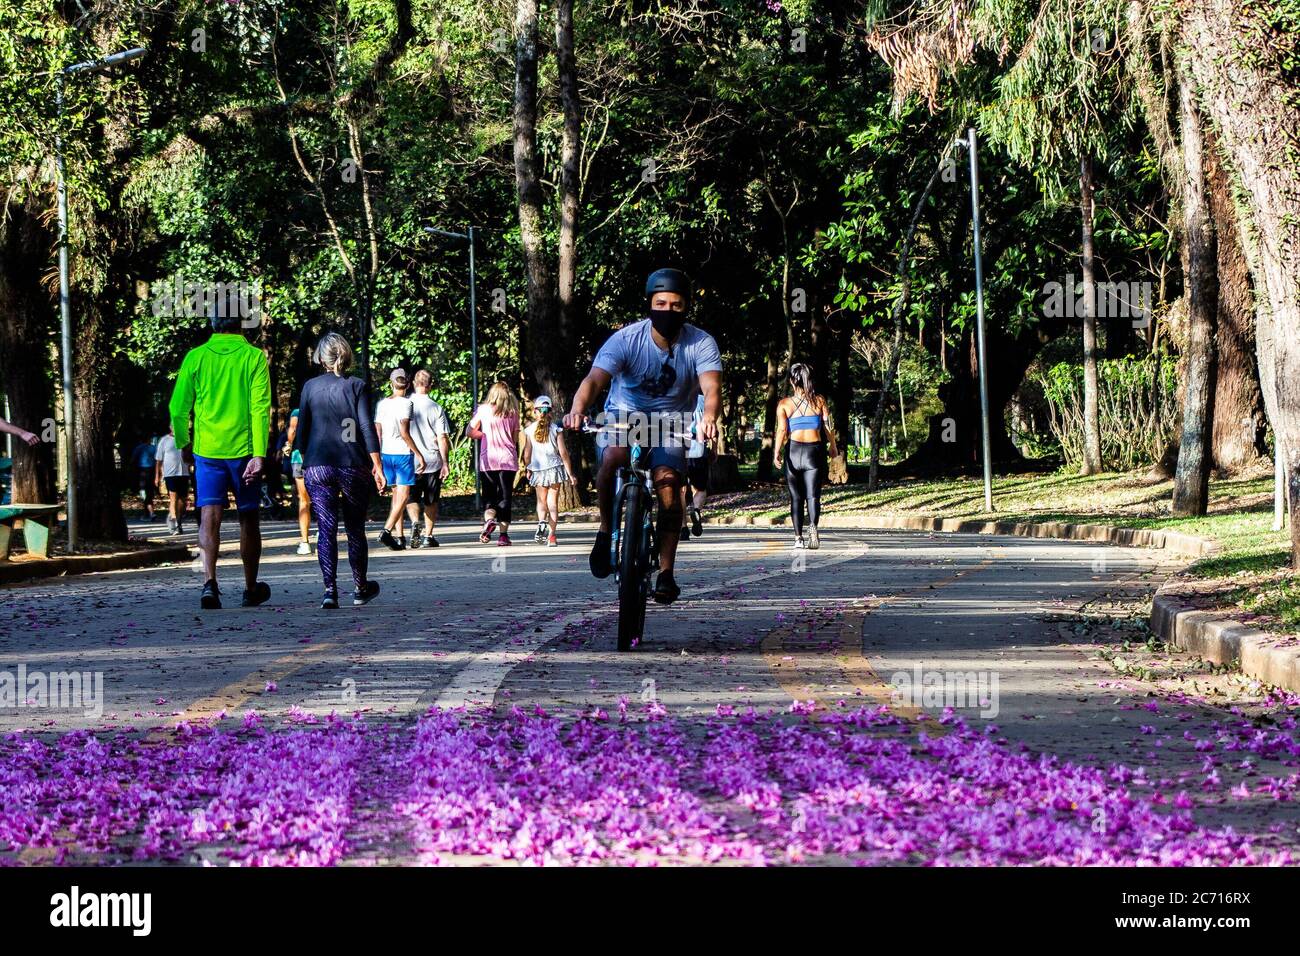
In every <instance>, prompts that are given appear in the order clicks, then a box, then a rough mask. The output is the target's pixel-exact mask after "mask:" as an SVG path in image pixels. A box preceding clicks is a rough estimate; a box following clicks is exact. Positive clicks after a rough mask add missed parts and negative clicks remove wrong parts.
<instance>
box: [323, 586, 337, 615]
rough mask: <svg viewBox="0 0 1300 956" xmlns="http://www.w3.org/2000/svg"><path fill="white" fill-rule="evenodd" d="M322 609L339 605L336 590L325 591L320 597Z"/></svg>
mask: <svg viewBox="0 0 1300 956" xmlns="http://www.w3.org/2000/svg"><path fill="white" fill-rule="evenodd" d="M320 606H321V609H322V610H327V611H332V610H334V609H335V608H337V607H338V606H339V595H338V592H337V591H326V592H325V596H324V597H322V598H321V599H320Z"/></svg>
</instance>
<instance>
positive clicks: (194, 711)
mask: <svg viewBox="0 0 1300 956" xmlns="http://www.w3.org/2000/svg"><path fill="white" fill-rule="evenodd" d="M519 527H520V530H521V531H522V529H523V528H524V526H523V525H521V526H519ZM562 530H563V532H564V534H563V535H562V538H563V542H564V543H563V544H562V546H561V547H559V548H543V547H538V546H536V545H533V544H532V543H531V540H523V541H519V542H518V543H517V544H516V545H515V546H514V547H512V548H509V549H504V548H497V547H495V546H491V545H489V546H483V545H480V544H479V543H478V542H477V540H476V537H475V529H474V528H472V527H471V526H469V525H467V524H459V525H452V526H449V527H446V528H443V529H440V534H439V538H440V540H441V541H442V543H443V546H442V547H441V548H438V549H436V550H426V551H416V552H402V553H396V554H394V553H391V552H388V551H386V550H384V549H380V548H377V549H375V550H373V551H372V573H373V576H374V577H376V578H377V579H378V580H379V581H380V582H381V583H382V585H383V587H384V591H383V593H382V594H381V596H380V598H379V599H378V600H377V601H376V602H375V603H374V604H372V605H371V606H369V607H366V608H357V609H354V608H351V607H347V606H345V607H344V608H342V609H340V610H338V611H322V610H320V609H318V608H317V607H316V606H315V604H316V601H317V599H318V594H319V576H318V570H317V567H316V562H315V558H314V557H299V556H297V555H295V554H293V553H292V550H291V548H292V545H293V535H292V532H291V531H289V529H288V528H287V527H284V526H272V528H271V529H269V533H268V545H267V549H266V559H265V562H264V566H263V575H262V577H263V578H264V580H266V581H267V582H268V583H269V584H270V585H271V587H272V589H273V593H274V596H273V599H272V602H271V603H270V604H268V605H266V606H264V607H263V608H259V609H253V610H244V609H240V608H238V607H237V606H234V607H228V608H227V609H225V610H222V611H219V612H210V613H203V612H200V611H199V609H198V608H197V585H198V583H199V577H198V574H197V573H196V572H195V571H194V570H193V569H192V568H182V567H173V568H166V569H156V570H148V571H134V572H118V573H110V574H99V575H89V576H84V577H79V578H69V579H65V580H61V581H55V582H49V583H42V584H38V585H35V586H32V587H24V588H10V589H6V590H2V591H0V600H2V601H3V607H2V608H0V635H2V636H0V669H7V670H10V671H16V668H17V667H18V666H19V665H20V664H24V665H25V666H26V669H27V671H28V672H29V673H39V672H48V673H54V672H59V671H81V672H89V673H102V674H103V680H104V699H103V712H104V713H103V715H102V716H100V717H88V716H87V715H86V714H84V713H78V712H75V711H70V710H67V709H63V710H57V709H32V708H24V707H19V708H15V709H10V710H0V728H3V729H6V730H9V729H15V728H18V727H27V728H30V729H47V728H48V729H58V730H62V729H69V728H73V727H81V726H102V725H105V724H108V725H112V726H122V725H126V724H131V725H134V726H150V725H168V724H171V723H174V722H175V721H176V720H177V719H178V718H193V717H205V716H211V715H214V714H217V713H219V712H221V711H225V712H227V713H228V714H230V715H235V714H237V713H239V712H241V711H243V710H246V709H248V708H254V709H257V710H258V711H263V712H268V713H276V712H280V711H287V710H288V709H290V708H299V709H301V710H304V711H308V712H312V713H317V714H327V713H329V712H330V711H338V712H351V711H357V710H363V711H366V712H369V713H392V714H411V713H418V712H423V711H424V710H426V709H427V708H428V707H429V706H431V705H438V706H444V707H446V706H458V705H469V706H475V705H484V704H494V705H496V706H497V707H502V706H509V705H512V704H523V703H529V704H533V703H536V704H539V705H542V706H545V707H547V708H548V709H553V708H561V709H564V708H569V707H573V708H587V707H603V708H609V707H616V706H617V705H618V702H619V699H620V698H627V699H628V700H630V701H633V702H645V701H648V700H651V699H653V700H655V701H657V702H658V703H659V704H660V705H661V706H664V707H666V708H668V709H669V710H670V711H674V712H681V713H683V714H692V713H698V712H702V711H709V712H713V711H715V710H716V708H717V707H718V706H719V705H723V706H745V705H750V704H752V705H754V706H762V707H769V706H770V707H779V708H785V707H788V706H789V705H790V704H791V703H792V701H793V700H796V699H798V700H804V699H813V698H818V699H822V698H824V699H828V700H829V699H830V698H835V697H836V696H837V695H839V696H844V697H847V698H855V697H856V698H865V699H866V700H868V701H870V700H873V699H875V698H877V697H879V691H880V689H881V687H882V686H883V685H884V684H887V683H888V681H889V679H890V677H891V676H892V675H893V674H894V673H896V672H898V671H900V670H910V669H911V668H913V667H914V666H915V665H918V664H919V665H920V666H922V667H923V668H940V669H960V670H963V671H967V670H976V671H979V670H994V669H996V670H999V671H1004V672H1005V673H1004V674H1000V680H1001V683H1000V687H999V689H1000V702H1001V706H1003V707H1006V706H1011V707H1012V708H1013V709H1014V708H1016V707H1020V706H1026V707H1029V706H1032V705H1033V704H1034V702H1035V696H1034V695H1035V694H1042V693H1046V692H1047V691H1048V688H1049V687H1050V686H1051V684H1052V682H1053V678H1052V675H1051V671H1052V668H1053V667H1054V666H1055V667H1058V668H1059V667H1060V666H1062V665H1063V658H1061V652H1060V649H1059V646H1058V645H1057V643H1056V635H1055V630H1054V628H1053V626H1052V625H1051V624H1050V623H1048V622H1045V621H1043V620H1042V617H1043V615H1050V614H1052V613H1055V612H1068V611H1071V610H1074V609H1077V608H1078V607H1080V606H1081V605H1083V604H1085V603H1086V602H1088V601H1090V600H1093V599H1095V598H1096V597H1097V596H1099V595H1100V594H1102V593H1105V591H1106V589H1107V588H1110V587H1112V586H1114V585H1115V584H1116V583H1117V582H1120V581H1123V580H1125V579H1131V578H1133V577H1134V576H1141V575H1144V574H1150V572H1151V570H1152V568H1153V567H1154V566H1155V561H1156V560H1157V557H1156V556H1155V555H1153V554H1151V553H1149V552H1142V551H1136V550H1121V549H1115V548H1111V549H1100V548H1097V547H1096V546H1091V545H1080V544H1072V543H1058V542H1050V541H1021V540H1018V539H993V538H979V537H975V536H967V535H920V534H912V533H906V532H897V533H886V532H875V531H871V532H867V531H863V532H852V531H836V532H828V533H827V534H826V535H825V537H824V544H823V547H822V548H821V549H820V550H819V551H810V552H794V551H792V550H790V549H789V537H788V534H785V533H782V532H781V530H780V529H755V528H732V527H710V528H708V529H707V531H706V534H705V536H704V537H703V538H701V539H692V540H691V541H690V542H689V543H687V544H684V545H683V547H682V550H681V555H680V565H679V580H680V581H681V582H682V584H683V587H684V593H683V597H682V599H681V600H680V601H679V602H677V603H676V604H675V605H673V606H672V607H668V608H661V607H659V606H657V605H654V604H651V606H650V610H649V612H648V615H647V623H646V631H647V633H646V639H645V641H644V642H643V645H642V646H641V647H639V648H638V649H637V650H635V651H633V652H631V653H629V654H618V653H617V652H616V651H615V650H614V625H615V616H614V606H615V594H614V587H613V581H612V579H610V580H609V581H606V582H600V581H596V580H594V579H593V578H592V577H591V576H590V574H589V573H588V571H587V568H586V563H587V561H586V553H587V547H588V541H589V540H590V539H589V532H588V531H587V530H586V529H580V528H576V527H573V526H566V527H565V528H563V529H562ZM227 548H228V549H230V548H231V543H230V542H228V543H227ZM1103 555H1104V558H1103ZM220 573H221V575H222V577H223V580H224V582H225V588H226V601H227V604H228V605H237V593H238V590H237V588H238V584H237V582H238V580H239V578H238V571H237V565H236V563H235V560H234V555H233V551H230V556H229V557H228V558H224V559H223V561H222V567H221V572H220ZM344 593H345V594H346V591H345V592H344ZM837 615H838V616H840V617H844V616H845V615H847V617H845V622H846V623H845V624H844V626H842V627H841V631H842V633H839V634H837V635H834V636H832V637H826V638H824V639H819V640H821V641H822V643H827V645H828V646H826V647H823V648H819V647H816V646H813V645H812V644H808V642H807V641H806V640H805V641H803V642H802V643H803V644H806V645H808V646H799V647H795V644H797V643H800V642H799V641H798V640H796V634H795V633H794V632H795V630H799V632H800V634H803V633H804V632H805V631H806V630H807V628H808V627H809V626H810V624H811V623H813V622H823V623H824V622H825V620H829V619H830V618H831V617H835V616H837ZM818 626H821V625H820V624H818ZM846 628H847V629H846ZM787 632H789V633H788V634H787ZM805 636H806V635H805ZM829 643H834V644H835V648H834V650H836V651H837V652H838V653H837V654H835V655H832V653H831V651H832V648H831V647H830V646H829ZM786 644H789V645H790V647H789V648H787V647H786V646H785V645H786ZM1021 646H1024V647H1025V648H1032V649H1033V650H1032V651H1031V650H1025V652H1024V653H1025V654H1026V655H1029V656H1027V657H1017V656H1016V655H1017V653H1018V651H1016V650H1015V649H1016V648H1019V647H1021ZM1051 648H1056V650H1055V651H1053V650H1050V649H1051ZM777 651H780V653H777ZM787 651H788V653H787ZM864 652H865V653H864ZM834 656H837V657H839V658H840V659H841V661H840V663H838V664H837V663H836V662H835V661H834V660H832V657H834ZM845 660H849V661H853V662H854V664H855V667H856V669H855V668H854V667H849V668H848V669H846V668H845V667H844V666H843V663H844V661H845ZM1031 660H1032V663H1031V662H1030V661H1031ZM1053 661H1055V664H1054V663H1053ZM1044 668H1046V670H1045V669H1044ZM855 680H856V683H855ZM268 687H270V688H273V689H270V690H268ZM1022 698H1023V699H1022ZM859 702H861V701H859ZM986 709H987V708H986Z"/></svg>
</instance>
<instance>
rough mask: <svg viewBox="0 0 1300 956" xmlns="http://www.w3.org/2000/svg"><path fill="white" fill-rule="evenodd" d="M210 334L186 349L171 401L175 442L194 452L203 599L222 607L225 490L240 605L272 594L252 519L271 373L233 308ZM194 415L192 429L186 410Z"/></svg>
mask: <svg viewBox="0 0 1300 956" xmlns="http://www.w3.org/2000/svg"><path fill="white" fill-rule="evenodd" d="M212 329H213V333H212V337H211V338H209V339H208V341H207V342H205V343H203V344H202V345H200V346H199V347H198V348H195V349H191V350H190V351H189V353H188V354H186V356H185V360H184V361H183V362H182V363H181V370H180V372H179V373H178V374H177V376H176V387H175V389H174V390H173V391H172V399H171V404H170V412H171V421H172V429H173V431H174V432H175V434H176V444H177V445H179V446H180V447H181V448H182V449H184V450H185V451H186V453H187V456H188V455H192V456H193V459H194V486H195V494H194V504H195V507H197V508H198V509H199V514H200V522H199V551H200V552H201V554H202V556H203V571H204V584H203V595H202V597H201V598H200V600H199V604H200V606H201V607H203V608H205V609H207V610H212V609H215V608H219V607H221V591H220V589H219V588H218V587H217V554H218V553H219V552H220V551H221V513H222V510H223V509H224V508H225V506H226V494H227V492H229V493H232V494H234V496H235V506H236V508H237V509H238V511H239V556H240V558H241V559H242V560H243V562H244V598H243V602H242V603H243V606H244V607H256V606H257V605H259V604H262V603H263V602H265V601H266V600H267V599H268V598H269V597H270V596H271V589H270V588H269V587H268V586H267V585H266V584H265V583H264V582H261V581H259V580H257V568H258V565H259V564H260V563H261V560H262V528H261V523H260V522H259V520H258V505H259V504H260V501H261V480H262V471H263V468H264V467H265V463H266V446H267V441H268V439H269V437H270V430H271V376H270V372H269V371H268V369H267V365H266V356H265V355H263V354H262V350H261V349H259V348H257V347H256V346H254V345H253V344H252V343H250V342H249V341H248V340H247V339H245V338H244V336H243V334H242V332H241V324H240V320H239V317H238V316H229V317H227V316H222V315H218V316H216V317H214V318H212ZM191 415H193V417H194V428H193V434H192V436H191V430H190V416H191Z"/></svg>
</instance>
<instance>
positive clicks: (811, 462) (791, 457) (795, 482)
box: [785, 439, 826, 535]
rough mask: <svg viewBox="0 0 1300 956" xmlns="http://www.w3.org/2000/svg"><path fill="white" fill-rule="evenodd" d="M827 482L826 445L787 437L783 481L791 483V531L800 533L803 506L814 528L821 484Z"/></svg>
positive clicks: (820, 502)
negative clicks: (806, 509)
mask: <svg viewBox="0 0 1300 956" xmlns="http://www.w3.org/2000/svg"><path fill="white" fill-rule="evenodd" d="M825 481H826V445H825V444H824V443H823V442H819V441H795V440H794V439H791V440H790V445H789V447H788V448H787V450H786V459H785V483H786V484H787V485H789V486H790V520H791V521H792V522H793V523H794V533H795V534H796V535H802V534H803V507H804V504H805V503H806V504H807V505H808V523H809V524H810V525H812V526H813V527H814V528H815V527H817V519H818V518H819V517H821V509H822V485H823V484H824V483H825Z"/></svg>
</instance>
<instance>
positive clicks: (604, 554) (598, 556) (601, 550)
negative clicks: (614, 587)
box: [590, 531, 614, 578]
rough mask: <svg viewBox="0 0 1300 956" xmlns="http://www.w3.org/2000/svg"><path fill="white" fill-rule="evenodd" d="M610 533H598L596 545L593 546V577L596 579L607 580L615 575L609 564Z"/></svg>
mask: <svg viewBox="0 0 1300 956" xmlns="http://www.w3.org/2000/svg"><path fill="white" fill-rule="evenodd" d="M609 541H610V537H609V532H608V531H597V532H596V543H595V544H593V545H592V546H591V560H590V564H591V575H592V577H596V578H607V577H609V576H610V575H611V574H613V573H614V569H613V568H612V567H610V564H609Z"/></svg>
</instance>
